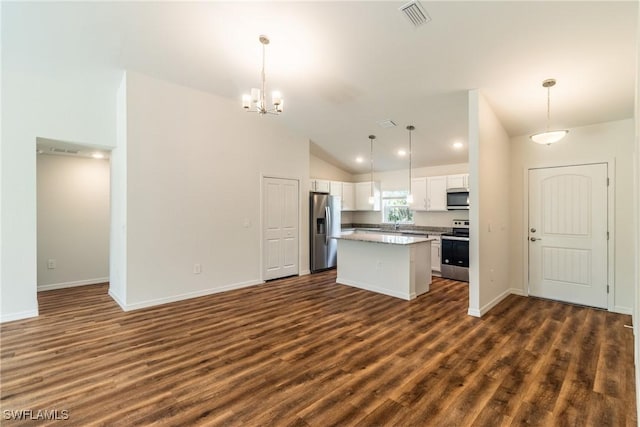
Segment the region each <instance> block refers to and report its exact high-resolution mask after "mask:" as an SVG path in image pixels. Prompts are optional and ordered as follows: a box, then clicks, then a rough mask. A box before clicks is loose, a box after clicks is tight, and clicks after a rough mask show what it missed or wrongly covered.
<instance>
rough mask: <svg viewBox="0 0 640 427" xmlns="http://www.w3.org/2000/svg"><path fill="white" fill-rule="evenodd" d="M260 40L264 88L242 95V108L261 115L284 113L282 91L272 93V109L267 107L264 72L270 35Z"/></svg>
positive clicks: (261, 37)
mask: <svg viewBox="0 0 640 427" xmlns="http://www.w3.org/2000/svg"><path fill="white" fill-rule="evenodd" d="M258 40H260V43H262V73H261V74H260V77H261V78H262V86H261V88H262V90H260V89H258V88H252V89H251V95H248V94H245V95H242V108H244V109H245V111H251V112H254V113H258V114H259V115H261V116H262V115H265V114H276V115H277V114H280V113H282V105H283V103H284V101H283V99H282V95H281V94H280V92H278V91H273V93H272V94H271V103H272V104H273V108H272V109H268V108H267V101H266V97H265V88H266V85H267V83H266V77H265V73H264V57H265V46H266V45H268V44H269V37H267V36H265V35H261V36H260V37H259V38H258Z"/></svg>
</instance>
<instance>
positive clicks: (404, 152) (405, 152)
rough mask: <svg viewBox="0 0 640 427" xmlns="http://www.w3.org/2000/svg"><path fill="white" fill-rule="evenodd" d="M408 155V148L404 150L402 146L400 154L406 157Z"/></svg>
mask: <svg viewBox="0 0 640 427" xmlns="http://www.w3.org/2000/svg"><path fill="white" fill-rule="evenodd" d="M406 155H407V150H404V149H402V148H401V149H399V150H398V156H400V157H404V156H406Z"/></svg>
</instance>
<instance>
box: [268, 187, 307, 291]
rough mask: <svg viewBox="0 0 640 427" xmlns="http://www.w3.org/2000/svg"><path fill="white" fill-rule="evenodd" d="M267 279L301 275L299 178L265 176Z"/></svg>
mask: <svg viewBox="0 0 640 427" xmlns="http://www.w3.org/2000/svg"><path fill="white" fill-rule="evenodd" d="M263 198H264V200H263V209H264V222H263V224H264V225H263V227H264V245H263V248H264V258H263V264H264V269H263V279H264V280H270V279H277V278H279V277H285V276H292V275H295V274H298V206H299V203H298V181H296V180H292V179H280V178H264V179H263Z"/></svg>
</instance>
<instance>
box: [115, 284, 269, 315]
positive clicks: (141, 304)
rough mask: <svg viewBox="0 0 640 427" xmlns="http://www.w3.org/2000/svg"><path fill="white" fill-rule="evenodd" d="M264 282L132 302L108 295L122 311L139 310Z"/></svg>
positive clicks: (232, 285)
mask: <svg viewBox="0 0 640 427" xmlns="http://www.w3.org/2000/svg"><path fill="white" fill-rule="evenodd" d="M262 283H264V282H263V281H262V280H249V281H246V282H240V283H234V284H231V285H226V286H221V287H218V288H210V289H204V290H201V291H195V292H187V293H185V294H179V295H172V296H169V297H164V298H158V299H153V300H147V301H140V302H136V303H133V304H123V303H122V301H120V300H119V298H117V296H116V295H115V294H113V293H112V292H109V295H111V297H112V298H113V299H114V300H115V301H116V302H117V303H118V305H120V307H121V308H122V309H123V310H124V311H132V310H139V309H141V308H147V307H154V306H156V305H162V304H168V303H170V302H176V301H183V300H187V299H191V298H197V297H203V296H206V295H212V294H218V293H220V292H226V291H232V290H234V289H241V288H247V287H249V286H255V285H260V284H262Z"/></svg>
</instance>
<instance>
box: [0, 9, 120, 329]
mask: <svg viewBox="0 0 640 427" xmlns="http://www.w3.org/2000/svg"><path fill="white" fill-rule="evenodd" d="M13 13H19V8H16V9H14V7H13V5H8V4H6V3H3V4H2V17H1V18H2V22H1V25H0V29H1V31H2V57H3V63H2V77H1V78H2V82H1V85H2V94H1V96H2V106H3V108H2V113H1V114H2V117H1V121H2V129H1V137H2V158H1V159H0V161H1V162H2V166H1V167H0V169H1V171H2V177H1V185H2V188H1V193H2V207H1V209H2V212H1V222H2V225H1V226H0V228H1V229H2V236H1V239H2V241H1V242H0V243H1V244H0V247H1V253H0V264H2V271H1V277H0V321H9V320H16V319H21V318H25V317H30V316H36V315H37V314H38V302H37V298H36V296H37V289H36V258H37V254H36V154H35V147H36V138H37V137H45V138H51V139H58V140H63V141H68V142H75V143H83V144H91V145H95V146H96V147H104V148H110V147H113V146H114V144H115V125H114V123H115V94H116V88H117V84H118V81H119V79H120V76H121V72H118V71H117V70H108V71H105V70H101V71H97V70H85V69H76V70H75V73H73V74H68V73H65V74H62V73H56V72H55V71H54V70H49V69H39V68H30V67H29V66H28V65H25V64H24V63H23V62H21V60H22V59H23V58H25V57H28V55H23V52H24V51H25V50H24V49H22V47H23V46H24V44H25V43H27V42H34V43H37V42H38V40H37V39H35V38H28V37H29V35H31V34H32V33H31V32H30V28H27V27H25V26H24V25H22V27H20V28H16V26H17V24H16V23H17V22H20V21H19V20H15V19H14V15H13ZM27 45H28V43H27Z"/></svg>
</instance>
